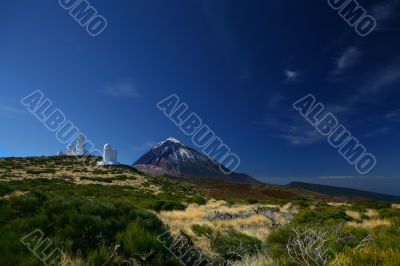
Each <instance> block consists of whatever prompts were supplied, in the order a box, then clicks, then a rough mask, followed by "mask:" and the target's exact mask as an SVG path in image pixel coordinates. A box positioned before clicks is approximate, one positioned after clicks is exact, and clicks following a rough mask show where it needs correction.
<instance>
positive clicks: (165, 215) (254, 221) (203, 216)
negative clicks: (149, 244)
mask: <svg viewBox="0 0 400 266" xmlns="http://www.w3.org/2000/svg"><path fill="white" fill-rule="evenodd" d="M257 207H260V208H261V207H269V208H278V209H279V206H278V205H259V206H258V205H233V206H232V205H229V204H228V203H227V202H226V201H223V200H209V201H208V202H207V204H205V205H197V204H190V205H189V206H188V207H187V208H186V210H183V211H161V212H160V213H159V217H160V219H161V220H162V221H163V222H164V223H165V224H166V225H168V227H169V228H170V230H171V233H172V234H178V233H179V232H180V230H183V231H185V232H186V233H187V234H188V235H189V236H190V237H191V238H192V240H193V242H194V244H195V245H196V246H197V247H198V248H200V249H201V250H202V251H203V252H205V253H206V254H207V255H209V256H211V257H213V256H214V255H215V254H213V252H212V251H211V248H210V240H209V239H207V238H206V237H197V236H196V235H195V234H194V233H193V231H192V229H191V227H192V225H195V224H199V225H207V226H210V227H211V228H213V229H215V230H225V229H227V228H233V229H235V230H237V231H239V232H241V233H244V234H247V235H250V236H253V237H256V238H258V239H261V240H264V239H265V238H266V237H267V236H268V235H269V234H270V232H271V230H272V221H271V220H270V219H269V218H267V217H265V216H263V215H259V214H256V213H255V212H254V209H257ZM290 207H291V206H290V205H285V206H283V207H282V208H280V211H279V213H280V214H282V212H285V211H287V210H289V209H291V208H290ZM216 212H218V213H230V214H238V213H240V212H254V214H253V215H251V216H249V217H241V218H236V219H224V220H218V219H216V220H209V219H207V217H208V216H209V215H213V214H215V213H216ZM276 221H277V222H278V223H279V224H286V223H287V221H286V220H285V218H284V216H283V215H279V214H278V217H277V219H276ZM249 265H251V264H249ZM254 265H258V264H254ZM261 265H262V264H261Z"/></svg>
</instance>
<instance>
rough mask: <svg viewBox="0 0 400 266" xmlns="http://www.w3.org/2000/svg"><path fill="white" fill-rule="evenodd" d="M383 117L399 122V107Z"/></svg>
mask: <svg viewBox="0 0 400 266" xmlns="http://www.w3.org/2000/svg"><path fill="white" fill-rule="evenodd" d="M385 119H387V120H389V121H391V122H400V109H398V110H394V111H392V112H389V113H387V114H386V115H385Z"/></svg>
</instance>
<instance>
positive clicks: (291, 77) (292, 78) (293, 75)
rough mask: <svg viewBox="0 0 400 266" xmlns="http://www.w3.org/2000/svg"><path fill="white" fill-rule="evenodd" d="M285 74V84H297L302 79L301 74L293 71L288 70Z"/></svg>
mask: <svg viewBox="0 0 400 266" xmlns="http://www.w3.org/2000/svg"><path fill="white" fill-rule="evenodd" d="M284 74H285V83H291V82H297V81H299V77H300V72H298V71H295V70H291V69H286V70H285V71H284Z"/></svg>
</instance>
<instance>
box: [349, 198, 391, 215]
mask: <svg viewBox="0 0 400 266" xmlns="http://www.w3.org/2000/svg"><path fill="white" fill-rule="evenodd" d="M390 206H391V204H390V203H388V202H384V201H376V200H358V201H356V202H354V203H353V204H352V206H351V208H352V209H353V210H357V211H359V212H365V211H366V210H367V209H377V210H379V209H384V208H390Z"/></svg>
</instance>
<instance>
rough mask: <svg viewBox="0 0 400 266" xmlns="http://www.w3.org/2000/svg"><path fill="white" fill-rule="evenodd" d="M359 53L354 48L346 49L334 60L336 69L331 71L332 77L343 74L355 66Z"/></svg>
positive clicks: (359, 57) (358, 59) (359, 56)
mask: <svg viewBox="0 0 400 266" xmlns="http://www.w3.org/2000/svg"><path fill="white" fill-rule="evenodd" d="M361 55H362V54H361V51H360V50H359V49H358V48H357V47H355V46H350V47H347V48H346V50H345V51H344V52H343V53H342V54H341V55H340V56H339V57H338V58H336V60H335V65H336V68H335V70H333V71H332V73H331V75H332V76H338V75H341V74H343V73H344V72H345V71H346V70H348V69H350V68H351V67H353V66H354V65H356V64H357V63H358V62H359V61H360V59H361Z"/></svg>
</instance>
